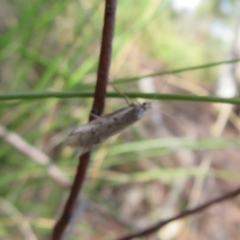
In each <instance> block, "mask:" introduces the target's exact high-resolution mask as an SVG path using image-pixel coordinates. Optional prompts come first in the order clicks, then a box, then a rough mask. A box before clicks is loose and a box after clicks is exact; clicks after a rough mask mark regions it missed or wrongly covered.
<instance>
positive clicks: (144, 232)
mask: <svg viewBox="0 0 240 240" xmlns="http://www.w3.org/2000/svg"><path fill="white" fill-rule="evenodd" d="M239 194H240V188H238V189H236V190H234V191H231V192H229V193H227V194H225V195H223V196H221V197H219V198H215V199H213V200H211V201H209V202H207V203H205V204H202V205H200V206H198V207H196V208H193V209H189V210H186V211H183V212H181V213H180V214H179V215H176V216H175V217H172V218H169V219H167V220H164V221H160V222H158V223H156V224H155V225H153V226H151V227H149V228H146V229H144V230H141V231H139V232H137V233H133V234H129V235H126V236H124V237H122V238H118V239H117V240H130V239H133V238H138V237H144V236H147V235H150V234H153V233H155V232H156V231H158V230H159V229H160V228H162V227H163V226H165V225H166V224H168V223H170V222H172V221H175V220H177V219H180V218H184V217H186V216H189V215H192V214H195V213H198V212H202V211H203V210H205V209H206V208H208V207H210V206H212V205H213V204H216V203H219V202H222V201H225V200H228V199H229V198H233V197H236V196H237V195H239Z"/></svg>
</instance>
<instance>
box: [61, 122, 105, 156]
mask: <svg viewBox="0 0 240 240" xmlns="http://www.w3.org/2000/svg"><path fill="white" fill-rule="evenodd" d="M101 124H102V121H101V118H99V119H95V120H93V121H91V122H89V123H87V124H86V125H84V126H81V127H79V128H77V129H75V130H74V131H73V132H72V133H71V134H70V135H69V136H68V138H67V140H66V144H67V145H69V146H71V147H78V148H84V149H85V148H86V149H87V150H86V151H85V152H87V151H88V150H89V147H90V146H88V142H89V140H90V139H91V138H92V137H93V136H92V132H93V131H94V130H95V129H97V128H99V126H100V125H101Z"/></svg>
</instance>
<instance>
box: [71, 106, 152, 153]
mask: <svg viewBox="0 0 240 240" xmlns="http://www.w3.org/2000/svg"><path fill="white" fill-rule="evenodd" d="M150 107H151V104H150V103H143V104H141V105H130V106H128V107H126V108H122V109H120V110H118V111H116V112H113V113H111V114H108V115H105V116H102V117H98V118H96V119H94V120H93V121H91V122H89V123H87V124H86V125H84V126H81V127H80V128H78V129H76V130H74V131H73V132H72V133H71V134H70V135H69V137H68V139H67V144H68V145H69V146H72V147H77V148H80V149H81V150H82V153H84V152H87V151H89V150H90V149H91V148H92V147H93V146H95V145H97V144H99V143H101V142H103V141H105V140H106V139H107V138H109V137H111V136H113V135H115V134H117V133H119V132H121V131H123V130H124V129H125V128H127V127H128V126H130V125H132V124H133V123H135V122H137V121H138V120H140V119H142V118H143V117H144V116H145V114H146V112H147V110H148V109H149V108H150Z"/></svg>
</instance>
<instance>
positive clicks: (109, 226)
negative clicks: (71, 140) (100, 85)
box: [0, 0, 240, 240]
mask: <svg viewBox="0 0 240 240" xmlns="http://www.w3.org/2000/svg"><path fill="white" fill-rule="evenodd" d="M104 2H105V1H99V0H78V1H73V0H62V1H53V0H50V1H45V0H32V1H29V0H25V1H14V0H11V1H5V0H2V1H1V2H0V37H1V38H0V61H1V65H0V91H1V92H0V94H5V93H16V94H17V93H19V92H31V93H34V92H39V91H85V90H88V91H89V90H92V91H93V89H94V83H95V81H96V70H97V64H98V55H99V48H100V40H101V30H102V23H103V9H104ZM187 2H188V3H187ZM187 2H186V1H170V0H169V1H168V0H162V1H160V0H148V1H145V0H139V1H136V0H135V1H134V0H132V1H130V0H119V1H118V8H117V19H116V29H115V36H114V44H113V54H112V66H111V72H110V80H111V81H113V82H114V81H116V80H118V84H117V85H116V86H117V87H118V88H119V89H120V90H121V91H122V92H123V93H124V92H127V91H135V92H139V93H140V92H141V91H143V90H144V89H145V90H146V91H148V90H147V89H148V88H149V89H152V88H153V89H154V91H155V92H163V93H177V94H195V95H212V94H214V91H215V88H216V84H217V81H218V78H219V76H220V73H221V66H219V67H214V68H204V67H203V68H202V69H199V70H197V71H185V72H183V73H181V74H179V75H174V74H168V75H165V76H161V77H160V76H157V77H155V78H151V79H147V80H146V78H145V80H144V81H142V83H141V76H145V75H148V74H152V73H158V72H161V71H171V70H173V69H180V68H188V67H192V66H197V65H203V64H206V63H213V62H219V61H224V60H229V59H231V58H233V57H232V56H233V55H232V52H231V50H232V47H233V43H234V39H235V38H234V36H235V35H236V32H237V31H238V30H236V26H237V23H238V15H237V7H238V3H237V1H224V0H221V1H191V3H190V1H187ZM194 4H195V5H194ZM234 56H235V55H234ZM235 57H236V56H235ZM136 76H137V77H139V78H138V79H136V80H135V81H131V82H129V83H126V82H124V81H122V83H121V79H125V80H126V79H128V78H131V77H136ZM139 79H140V80H139ZM146 82H147V85H146ZM149 83H150V85H149ZM109 90H112V91H114V90H113V89H112V88H111V86H109ZM91 105H92V98H88V99H87V98H84V99H83V98H68V99H57V98H46V99H40V100H26V99H24V97H23V99H19V100H12V101H1V103H0V118H1V122H0V136H1V138H0V143H1V148H0V239H28V240H29V239H47V238H48V237H49V235H50V234H51V231H52V227H53V225H54V221H55V220H56V219H57V218H58V216H59V214H60V213H61V210H62V207H63V204H64V201H65V200H66V197H67V196H68V190H67V188H66V185H68V184H69V183H70V182H72V179H73V177H74V174H75V169H76V166H77V162H78V160H77V153H76V152H75V151H74V150H72V149H70V148H69V147H66V146H65V145H64V141H65V139H66V137H67V136H68V134H69V133H70V132H71V131H72V130H73V129H74V128H75V127H77V126H80V125H83V124H85V123H86V122H87V119H88V114H89V111H90V109H91ZM125 106H126V102H125V101H124V97H123V99H121V100H119V99H118V100H117V99H113V98H109V99H107V100H106V110H105V112H113V111H116V110H118V109H119V108H122V107H125ZM231 110H232V109H231ZM218 111H219V110H218V109H217V108H216V106H215V105H214V106H213V105H212V104H199V103H194V102H192V103H180V102H179V103H162V102H161V103H160V102H159V103H156V105H154V107H153V110H151V113H149V116H148V117H147V118H146V119H144V120H143V121H142V122H141V123H137V124H136V125H134V126H132V127H131V129H128V130H126V131H124V133H122V134H120V136H116V137H113V138H111V139H109V140H108V141H107V142H106V143H103V144H102V145H101V146H98V147H97V148H96V149H95V150H94V152H93V154H92V163H91V166H90V169H89V172H88V177H87V180H86V182H85V187H84V195H85V198H86V200H85V201H86V203H87V206H86V209H85V213H84V214H83V215H82V219H81V222H79V224H78V227H77V230H76V231H75V232H74V234H73V236H72V239H79V237H81V239H91V240H92V239H113V238H116V237H117V236H120V235H122V234H123V233H126V232H128V231H130V230H132V231H133V230H137V229H139V228H142V227H144V226H148V225H150V224H151V223H154V222H156V221H157V220H159V219H161V218H165V217H167V216H171V215H173V214H174V213H177V212H179V211H181V210H183V209H184V208H186V207H190V206H194V205H196V204H198V203H199V202H203V201H204V200H207V199H210V198H212V197H214V196H219V194H221V193H223V192H224V191H226V190H229V189H230V188H231V187H233V186H235V184H237V181H238V180H239V174H238V170H240V164H239V161H238V160H239V157H238V155H239V151H238V146H239V141H238V135H239V134H238V132H239V129H240V128H239V127H238V126H240V125H238V124H239V123H238V118H237V112H236V113H231V114H233V115H231V114H230V115H229V116H228V117H227V120H228V119H229V118H230V119H231V121H232V122H231V123H230V124H227V123H226V125H224V128H223V129H222V131H221V130H216V129H218V128H217V127H215V126H216V125H215V124H216V123H217V120H216V119H217V116H218ZM164 112H165V113H166V115H163V113H164ZM234 117H235V122H234ZM227 120H226V121H227ZM213 129H215V130H213ZM66 179H68V180H66ZM213 189H214V191H213ZM224 206H225V207H226V209H228V212H231V211H232V212H235V215H234V217H233V216H232V215H231V213H229V214H228V216H229V218H230V220H229V219H228V218H227V217H226V216H225V215H224V211H221V210H220V209H216V210H215V211H216V213H215V212H214V213H215V216H216V215H217V216H218V217H219V219H221V220H219V219H218V221H220V222H218V221H216V219H214V217H213V216H212V215H211V214H212V213H211V212H210V213H209V212H208V213H207V214H206V215H204V214H202V216H201V217H202V218H201V217H199V218H194V217H193V218H191V219H190V220H189V219H187V220H183V221H181V222H177V223H176V224H175V223H174V224H175V225H171V224H170V225H169V229H170V230H169V231H170V232H171V234H173V235H171V234H170V233H169V232H168V231H167V230H168V229H167V228H166V229H165V230H166V231H161V232H158V233H157V234H156V235H159V236H160V237H161V239H185V240H186V239H196V238H195V237H196V236H201V237H202V238H201V239H222V238H218V236H217V232H218V230H219V229H218V228H220V229H221V231H223V232H224V234H223V236H226V237H225V238H224V239H238V238H237V237H240V236H239V235H237V234H239V233H238V231H237V228H234V227H232V225H233V223H235V222H238V221H239V219H240V211H239V207H238V205H237V204H230V206H228V205H224ZM229 209H230V210H229ZM218 214H220V215H218ZM221 214H223V215H221ZM223 219H226V222H221V221H223ZM233 221H235V222H233ZM214 224H217V225H218V226H216V228H215V230H212V229H214V228H213V227H212V226H213V225H214ZM238 224H239V223H238ZM222 225H224V226H225V228H224V229H222V227H221V226H222ZM174 234H175V235H174ZM149 239H156V236H152V237H149ZM199 239H200V238H199Z"/></svg>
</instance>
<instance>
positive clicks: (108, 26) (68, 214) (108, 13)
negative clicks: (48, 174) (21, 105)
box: [52, 0, 117, 240]
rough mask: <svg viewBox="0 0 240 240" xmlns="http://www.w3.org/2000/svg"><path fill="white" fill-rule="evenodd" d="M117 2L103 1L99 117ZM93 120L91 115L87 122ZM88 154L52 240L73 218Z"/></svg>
mask: <svg viewBox="0 0 240 240" xmlns="http://www.w3.org/2000/svg"><path fill="white" fill-rule="evenodd" d="M116 5H117V0H105V14H104V25H103V31H102V43H101V52H100V57H99V65H98V73H97V83H96V88H95V95H94V102H93V107H92V111H91V113H94V114H95V115H98V116H100V115H101V114H102V113H103V111H104V106H105V97H106V88H107V83H108V75H109V67H110V63H111V51H112V40H113V34H114V26H115V14H116ZM91 120H93V118H92V115H91V114H90V116H89V121H91ZM90 155H91V153H90V152H87V153H85V154H83V155H81V156H80V157H79V165H78V168H77V173H76V176H75V179H74V182H73V185H72V188H71V192H70V195H69V198H68V200H67V202H66V205H65V208H64V211H63V213H62V216H61V217H60V219H59V220H58V222H57V224H56V225H55V227H54V229H53V234H52V240H60V239H63V237H64V234H65V231H66V230H67V228H68V226H69V223H70V220H71V219H72V218H73V214H74V209H75V208H76V207H77V206H76V203H77V200H78V197H79V195H80V193H81V190H82V187H83V183H84V179H85V175H86V172H87V168H88V165H89V162H90Z"/></svg>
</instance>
